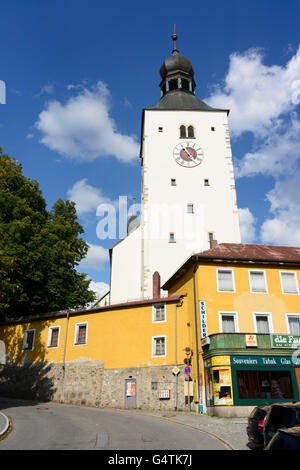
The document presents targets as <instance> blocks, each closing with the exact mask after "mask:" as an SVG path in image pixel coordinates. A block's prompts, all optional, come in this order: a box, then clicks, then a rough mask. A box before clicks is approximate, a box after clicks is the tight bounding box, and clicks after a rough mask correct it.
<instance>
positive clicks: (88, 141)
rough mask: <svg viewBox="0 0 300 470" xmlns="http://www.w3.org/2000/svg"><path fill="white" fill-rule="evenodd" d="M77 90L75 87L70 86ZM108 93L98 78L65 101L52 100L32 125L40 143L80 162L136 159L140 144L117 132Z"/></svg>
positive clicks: (134, 139) (128, 160)
mask: <svg viewBox="0 0 300 470" xmlns="http://www.w3.org/2000/svg"><path fill="white" fill-rule="evenodd" d="M74 88H75V89H77V87H76V86H72V87H70V89H74ZM109 110H110V93H109V90H108V88H107V86H106V85H105V83H103V82H101V81H99V82H98V83H97V85H96V86H95V87H94V88H93V89H92V90H89V89H87V88H85V87H83V86H82V87H81V88H80V90H79V91H78V94H77V95H76V96H72V97H71V98H70V99H69V100H68V101H67V102H66V103H64V104H62V103H60V102H59V101H56V100H53V101H50V102H49V103H48V104H47V107H46V109H45V110H44V111H42V112H41V113H40V114H39V117H38V120H37V122H36V123H35V127H36V128H37V129H38V130H39V131H40V132H41V133H42V138H41V140H40V141H41V142H42V143H43V144H44V145H46V146H47V147H48V148H50V149H51V150H54V151H56V152H58V153H59V154H61V155H64V156H66V157H70V158H74V159H77V160H81V161H93V160H95V159H96V158H98V157H105V156H114V157H116V158H117V159H118V160H120V161H122V162H126V163H128V162H131V161H133V160H135V159H137V156H138V154H139V145H138V142H137V139H136V138H135V137H133V136H128V135H123V134H120V133H119V132H118V131H117V128H116V124H115V122H114V120H113V119H112V118H111V117H110V115H109Z"/></svg>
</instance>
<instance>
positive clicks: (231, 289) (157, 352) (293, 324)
mask: <svg viewBox="0 0 300 470" xmlns="http://www.w3.org/2000/svg"><path fill="white" fill-rule="evenodd" d="M299 251H300V250H298V249H297V248H293V247H285V248H283V247H267V246H263V245H261V246H259V245H242V244H238V245H237V244H235V245H233V244H219V245H216V244H215V245H212V247H211V249H210V250H207V251H205V252H202V253H199V254H195V255H193V256H191V257H190V259H189V260H188V261H187V262H186V263H185V264H184V265H183V266H181V267H180V268H179V269H178V271H177V272H176V273H175V274H174V275H173V276H172V277H171V278H170V279H169V280H168V281H167V283H166V284H165V285H164V286H162V287H163V289H165V290H168V297H167V298H160V297H159V296H157V297H155V298H153V299H149V300H141V301H137V302H129V303H125V304H119V305H110V306H106V307H98V308H94V309H90V310H80V311H70V312H57V313H53V314H48V315H41V316H39V317H36V318H31V319H29V318H27V319H26V318H25V317H24V318H23V319H19V320H18V321H17V320H15V321H11V322H9V321H6V322H3V323H2V324H1V325H0V342H2V351H3V349H4V348H5V357H6V366H5V367H9V364H24V363H27V364H28V363H31V364H39V363H44V364H49V365H51V371H52V372H51V373H52V375H51V374H50V375H51V380H52V382H53V383H52V386H53V387H52V388H53V389H56V391H55V392H54V393H53V395H52V396H51V399H53V400H56V401H61V402H68V403H69V402H70V403H79V404H85V403H86V404H90V405H96V406H116V407H121V408H123V407H125V408H130V407H141V408H163V409H174V408H175V409H187V408H189V407H191V409H193V408H194V409H195V410H197V411H200V412H213V413H215V414H218V415H222V416H247V415H248V414H249V410H250V409H252V408H253V406H255V405H257V404H265V403H272V402H278V401H291V400H298V399H299V388H300V373H299V370H300V368H299V365H300V362H299V358H300V301H299V300H300V297H299V295H300V293H299V283H300V252H299ZM3 345H4V346H3ZM0 351H1V349H0ZM298 353H299V354H298ZM2 362H4V361H2ZM3 367H4V366H3ZM189 370H190V373H189ZM96 392H97V393H96ZM87 397H89V398H88V399H87Z"/></svg>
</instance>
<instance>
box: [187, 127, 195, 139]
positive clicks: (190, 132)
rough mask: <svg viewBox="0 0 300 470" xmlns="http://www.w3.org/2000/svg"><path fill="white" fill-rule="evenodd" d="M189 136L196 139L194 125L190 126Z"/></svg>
mask: <svg viewBox="0 0 300 470" xmlns="http://www.w3.org/2000/svg"><path fill="white" fill-rule="evenodd" d="M188 137H190V138H191V139H194V137H195V133H194V127H193V126H189V127H188Z"/></svg>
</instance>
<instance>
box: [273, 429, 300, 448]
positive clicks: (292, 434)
mask: <svg viewBox="0 0 300 470" xmlns="http://www.w3.org/2000/svg"><path fill="white" fill-rule="evenodd" d="M265 450H300V426H295V427H293V428H285V429H278V431H277V432H276V433H275V434H274V436H273V437H272V439H271V440H270V442H269V444H268V445H267V447H265Z"/></svg>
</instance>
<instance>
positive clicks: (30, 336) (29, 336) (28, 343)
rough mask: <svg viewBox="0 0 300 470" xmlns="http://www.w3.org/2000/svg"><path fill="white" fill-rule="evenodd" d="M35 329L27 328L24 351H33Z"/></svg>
mask: <svg viewBox="0 0 300 470" xmlns="http://www.w3.org/2000/svg"><path fill="white" fill-rule="evenodd" d="M34 339H35V330H25V331H24V339H23V348H22V349H23V351H32V350H33V346H34Z"/></svg>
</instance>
